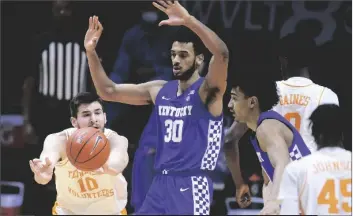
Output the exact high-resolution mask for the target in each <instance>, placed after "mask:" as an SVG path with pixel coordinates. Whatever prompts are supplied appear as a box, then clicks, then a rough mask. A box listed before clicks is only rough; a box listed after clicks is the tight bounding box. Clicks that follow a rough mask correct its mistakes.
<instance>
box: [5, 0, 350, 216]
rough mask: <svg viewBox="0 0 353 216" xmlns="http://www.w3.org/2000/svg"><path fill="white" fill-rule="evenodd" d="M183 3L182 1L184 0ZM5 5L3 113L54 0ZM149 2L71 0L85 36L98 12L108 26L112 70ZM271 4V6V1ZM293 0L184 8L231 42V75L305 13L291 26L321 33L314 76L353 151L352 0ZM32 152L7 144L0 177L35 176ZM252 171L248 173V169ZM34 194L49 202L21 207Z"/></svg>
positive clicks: (14, 104) (12, 108) (107, 58)
mask: <svg viewBox="0 0 353 216" xmlns="http://www.w3.org/2000/svg"><path fill="white" fill-rule="evenodd" d="M181 3H182V4H184V3H185V1H181ZM1 4H2V5H1V14H2V17H1V18H2V19H1V113H2V114H20V113H21V97H22V85H23V81H24V78H25V74H26V70H28V65H29V64H30V53H31V50H30V49H31V48H30V45H31V42H32V38H33V37H34V36H35V35H36V34H38V33H39V32H42V31H43V30H45V29H48V28H49V27H50V25H51V21H52V20H51V2H50V1H38V2H30V1H24V2H20V1H16V2H10V1H6V2H1ZM145 4H150V2H146V1H145V2H137V1H129V2H123V1H119V2H118V1H116V2H113V1H109V2H108V1H107V2H104V1H99V2H95V1H90V2H85V1H78V2H75V3H74V7H75V9H74V10H75V17H76V21H77V24H76V26H77V29H76V31H77V32H78V33H82V40H83V39H84V35H85V31H86V28H87V26H88V17H89V16H91V15H94V14H95V15H98V16H99V18H100V21H101V22H102V23H103V25H104V33H103V36H102V38H101V39H100V42H99V45H98V53H99V55H100V56H101V57H102V59H103V65H104V68H105V70H106V71H107V73H108V72H110V71H111V70H112V67H113V63H114V60H115V58H116V56H117V52H118V48H119V46H120V42H121V39H122V36H123V34H124V32H125V31H126V30H127V29H128V28H130V27H132V26H133V25H134V24H135V23H137V22H138V21H139V20H140V8H141V7H143V6H144V5H145ZM271 4H272V7H270V6H271ZM295 4H300V3H298V2H297V3H294V2H292V1H284V2H272V3H268V2H260V1H258V2H235V1H231V2H226V1H220V2H207V1H202V2H194V1H188V2H187V3H186V8H187V9H188V10H189V12H190V13H191V14H193V15H194V16H196V17H197V18H199V19H200V20H201V21H203V22H204V23H205V24H207V25H208V26H209V27H210V28H211V29H213V30H214V31H215V32H216V33H217V34H219V35H220V36H221V38H222V39H223V40H224V41H225V42H226V44H227V45H228V47H229V49H230V51H231V60H230V61H231V66H230V69H229V79H232V76H233V75H234V73H235V71H234V67H233V66H234V65H236V64H237V63H238V62H239V61H242V60H244V59H246V60H249V59H250V60H251V58H258V57H260V58H261V56H262V57H263V58H265V57H268V56H269V55H270V53H271V51H272V50H271V43H272V42H273V41H275V40H277V39H278V38H280V37H281V36H282V35H283V34H282V35H281V31H284V30H285V27H286V26H287V27H288V26H291V25H290V22H287V21H288V20H291V18H293V17H294V18H295V17H299V15H300V16H301V18H302V19H300V22H298V23H297V25H292V26H294V28H293V31H294V32H299V33H300V34H303V35H305V36H307V37H313V38H316V39H317V40H316V42H317V44H318V46H317V49H318V52H317V55H316V56H313V59H312V61H313V66H312V68H311V69H312V70H311V71H312V72H313V77H312V80H313V81H314V82H316V83H318V84H321V85H324V86H327V87H329V88H331V89H332V90H333V91H334V92H335V93H336V94H337V95H338V97H339V101H340V105H341V107H342V109H343V112H344V114H345V116H346V118H345V119H342V124H345V125H347V127H346V129H347V130H346V132H345V147H346V148H347V149H350V150H351V145H352V144H351V143H352V142H351V131H352V129H351V113H352V112H351V110H352V108H351V99H352V95H351V87H352V86H351V85H352V82H351V74H352V69H351V59H352V56H351V55H352V50H351V47H352V39H351V37H352V35H351V1H342V2H339V1H335V2H333V1H332V2H319V1H315V2H305V4H304V6H305V8H303V9H302V10H301V12H300V13H299V12H298V14H296V13H295V12H294V11H295V10H294V9H293V8H295V7H296V6H295ZM335 4H336V5H335ZM184 5H185V4H184ZM336 6H337V8H336V9H335V7H336ZM298 7H300V5H299V6H298ZM271 8H272V9H271ZM330 9H335V10H332V11H333V12H332V13H330V12H328V11H330ZM271 10H272V13H271ZM305 11H310V12H305ZM313 11H316V13H313ZM324 11H326V12H324ZM233 13H234V14H233ZM232 14H233V15H234V17H233V18H232ZM320 14H321V15H320ZM306 15H307V16H306ZM317 17H319V18H320V19H321V18H322V19H321V20H320V19H317ZM227 20H228V21H227ZM232 21H233V22H232ZM271 23H272V24H271ZM326 30H327V31H326ZM330 30H332V31H330ZM282 33H283V32H282ZM320 36H322V37H320ZM264 73H266V71H264ZM228 99H229V96H228V95H226V96H225V101H228ZM226 114H228V113H226ZM48 124H54V122H50V121H48ZM334 126H335V125H332V127H334ZM248 147H249V145H247V146H244V147H242V148H241V154H242V155H250V156H251V155H252V153H253V152H252V150H251V148H248ZM30 151H31V147H30V146H26V147H25V148H24V149H12V148H11V149H7V148H2V154H1V158H2V159H1V166H2V167H1V168H2V169H1V179H2V180H21V181H25V182H28V181H32V179H31V178H32V175H31V173H30V169H29V167H28V160H29V159H31V158H29V157H28V155H29V152H30ZM246 160H248V161H246ZM253 160H257V159H256V157H247V159H245V161H244V159H243V162H242V167H244V168H243V169H246V168H247V164H249V163H250V162H251V161H253ZM131 162H132V161H131ZM255 164H256V163H255ZM254 166H256V165H253V166H249V167H248V169H250V170H256V169H257V168H256V167H255V168H254ZM14 170H15V171H14ZM251 173H252V172H251V171H249V175H250V174H251ZM225 182H226V185H227V186H226V190H225V191H224V193H222V195H221V196H222V199H224V197H225V196H232V194H234V190H233V188H232V187H233V185H232V183H231V180H230V177H229V178H228V179H226V180H225ZM33 184H34V182H33ZM229 188H230V190H228V189H229ZM226 191H227V192H226ZM31 199H43V200H45V199H46V198H45V196H44V197H39V196H38V197H36V198H33V197H26V198H25V201H24V205H25V206H29V207H25V212H24V213H26V214H31V213H34V212H31V211H34V210H31V208H30V205H31ZM217 199H218V198H217ZM43 205H44V204H43ZM220 208H222V207H220ZM220 211H221V210H220Z"/></svg>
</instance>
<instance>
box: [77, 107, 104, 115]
mask: <svg viewBox="0 0 353 216" xmlns="http://www.w3.org/2000/svg"><path fill="white" fill-rule="evenodd" d="M101 110H102V109H101V108H98V109H95V110H94V112H97V111H101ZM85 113H90V111H88V110H85V111H82V114H85Z"/></svg>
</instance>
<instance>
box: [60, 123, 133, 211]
mask: <svg viewBox="0 0 353 216" xmlns="http://www.w3.org/2000/svg"><path fill="white" fill-rule="evenodd" d="M75 130H76V129H75V128H69V129H66V130H65V133H66V136H67V139H68V138H69V137H70V136H71V134H72V133H73V132H74V131H75ZM114 133H115V132H114V131H112V130H110V129H105V130H104V134H105V136H106V137H107V138H108V139H109V136H111V135H112V134H114ZM54 173H55V184H56V191H57V201H56V205H57V209H60V210H61V211H63V212H70V213H72V214H80V215H86V214H95V215H100V214H115V215H119V214H120V212H121V211H122V210H123V209H124V208H125V206H126V203H127V182H126V180H125V178H124V176H123V175H122V174H119V175H117V176H112V175H108V174H100V175H98V174H97V175H96V174H95V173H93V172H86V171H81V170H78V169H76V167H74V166H73V165H72V164H71V163H70V161H69V160H68V159H67V158H65V159H63V160H62V161H60V162H58V163H57V164H56V165H55V171H54Z"/></svg>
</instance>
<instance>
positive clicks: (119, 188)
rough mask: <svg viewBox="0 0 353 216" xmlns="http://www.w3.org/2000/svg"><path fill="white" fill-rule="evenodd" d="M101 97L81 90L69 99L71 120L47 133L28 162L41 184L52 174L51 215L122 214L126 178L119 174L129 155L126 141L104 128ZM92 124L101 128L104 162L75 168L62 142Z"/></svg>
mask: <svg viewBox="0 0 353 216" xmlns="http://www.w3.org/2000/svg"><path fill="white" fill-rule="evenodd" d="M102 103H103V102H102V100H101V99H100V98H99V97H98V96H97V95H94V94H92V93H89V92H82V93H79V94H78V95H76V96H75V97H74V98H73V99H72V100H71V101H70V111H71V123H72V126H73V128H68V129H65V130H63V131H60V132H58V133H53V134H49V135H48V136H47V137H46V139H45V141H44V146H43V151H42V153H41V154H40V158H39V159H33V160H31V161H30V162H29V164H30V167H31V170H32V171H33V173H34V180H35V181H36V182H37V183H38V184H42V185H45V184H47V183H49V181H50V180H51V179H52V177H53V172H54V174H55V185H56V192H57V197H56V203H55V205H54V207H53V210H52V213H53V215H86V214H97V215H98V214H115V215H120V214H124V215H126V210H125V206H126V203H127V182H126V180H125V178H124V176H123V175H122V174H121V173H122V172H123V170H124V169H125V167H126V165H127V163H128V161H129V156H128V154H127V146H128V141H127V139H126V138H125V137H123V136H120V135H118V134H117V133H116V132H114V131H112V130H110V129H107V128H104V126H105V123H106V117H105V113H104V111H103V106H102ZM84 127H94V128H97V129H100V130H101V131H102V132H104V135H105V136H106V137H107V139H108V140H109V143H110V148H111V150H110V151H111V152H110V155H109V158H108V161H107V163H106V164H105V165H104V166H103V169H100V170H98V171H95V172H86V171H81V170H78V169H77V168H76V167H74V166H73V165H72V164H71V163H70V162H69V160H68V158H67V155H66V150H65V149H66V143H67V141H68V140H69V137H70V136H71V135H72V134H73V133H74V132H75V131H76V130H77V129H78V128H84Z"/></svg>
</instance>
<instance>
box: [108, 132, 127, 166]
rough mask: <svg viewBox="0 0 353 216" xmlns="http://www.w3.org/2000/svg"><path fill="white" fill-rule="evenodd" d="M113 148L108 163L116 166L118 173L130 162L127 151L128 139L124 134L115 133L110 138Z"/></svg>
mask: <svg viewBox="0 0 353 216" xmlns="http://www.w3.org/2000/svg"><path fill="white" fill-rule="evenodd" d="M109 142H110V146H111V150H110V155H109V158H108V162H107V163H108V165H109V166H110V167H112V168H114V169H115V170H116V171H117V172H118V173H122V172H123V171H124V169H125V167H126V166H127V164H128V162H129V155H128V153H127V148H128V143H129V142H128V140H127V138H126V137H124V136H120V135H118V134H117V133H114V134H113V135H112V136H111V137H110V138H109Z"/></svg>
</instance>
